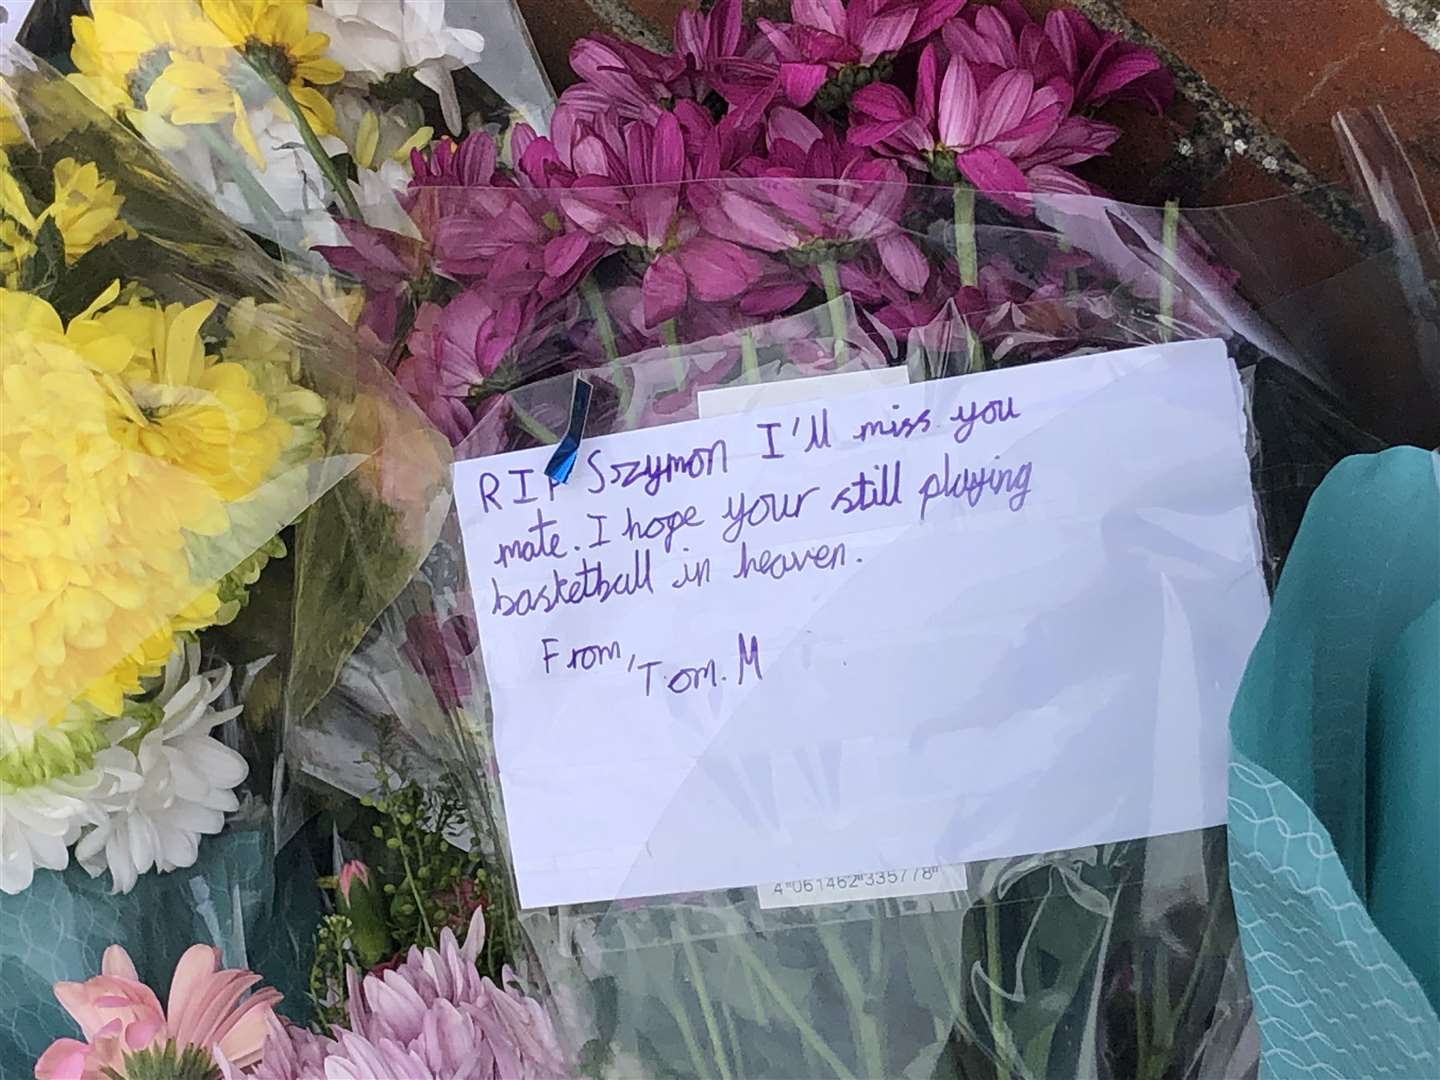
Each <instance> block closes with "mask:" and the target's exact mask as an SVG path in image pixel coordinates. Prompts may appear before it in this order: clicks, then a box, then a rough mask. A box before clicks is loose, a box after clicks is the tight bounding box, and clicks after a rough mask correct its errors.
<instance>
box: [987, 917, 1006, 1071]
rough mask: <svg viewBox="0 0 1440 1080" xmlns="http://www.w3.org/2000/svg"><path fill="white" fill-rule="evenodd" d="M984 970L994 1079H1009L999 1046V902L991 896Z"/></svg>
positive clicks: (1002, 1009)
mask: <svg viewBox="0 0 1440 1080" xmlns="http://www.w3.org/2000/svg"><path fill="white" fill-rule="evenodd" d="M985 971H986V974H987V975H988V976H989V979H988V980H987V981H988V982H989V984H990V1037H991V1041H992V1042H993V1043H994V1044H995V1076H996V1080H1010V1064H1009V1062H1008V1061H1007V1060H1006V1059H1005V1052H1004V1051H1003V1050H1002V1049H1001V1046H1000V1042H1001V1037H1002V1035H1001V1033H1002V1032H1003V1031H1004V1030H1005V997H1004V995H1003V994H1002V993H1001V991H1000V979H1001V976H1002V975H1003V972H1002V971H1001V964H1000V904H999V902H998V901H997V900H995V899H993V898H992V899H991V900H990V902H989V903H987V904H986V905H985ZM1006 1041H1007V1042H1008V1040H1006Z"/></svg>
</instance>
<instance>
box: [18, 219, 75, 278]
mask: <svg viewBox="0 0 1440 1080" xmlns="http://www.w3.org/2000/svg"><path fill="white" fill-rule="evenodd" d="M64 272H65V237H64V236H62V235H61V233H60V227H59V226H58V225H56V224H55V219H54V218H48V217H47V218H46V219H45V220H44V221H43V222H41V224H40V230H39V231H38V232H37V233H36V234H35V252H34V254H32V255H31V256H30V258H28V259H26V260H25V265H24V266H23V267H21V269H20V291H21V292H29V293H34V294H36V295H37V296H42V297H49V296H50V294H51V293H52V292H54V290H55V286H56V285H58V284H59V282H60V275H61V274H62V273H64Z"/></svg>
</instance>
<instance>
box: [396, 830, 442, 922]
mask: <svg viewBox="0 0 1440 1080" xmlns="http://www.w3.org/2000/svg"><path fill="white" fill-rule="evenodd" d="M390 820H391V822H393V823H394V825H395V840H396V844H397V846H398V847H399V850H400V863H401V865H402V866H404V867H405V883H406V884H407V885H409V886H410V895H411V896H413V897H414V898H415V912H416V914H417V915H419V916H420V924H421V925H422V926H423V927H424V928H425V943H426V944H427V945H434V944H435V943H436V939H435V928H434V927H433V926H431V925H430V915H429V912H427V911H426V909H425V901H424V900H423V899H422V898H421V896H420V887H419V886H418V885H416V884H415V871H414V868H413V867H411V865H410V849H409V848H408V847H407V846H406V844H405V837H404V836H403V835H402V834H401V832H400V824H399V822H397V821H395V819H394V818H391V819H390Z"/></svg>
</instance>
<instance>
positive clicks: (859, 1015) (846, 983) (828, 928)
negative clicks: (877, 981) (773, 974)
mask: <svg viewBox="0 0 1440 1080" xmlns="http://www.w3.org/2000/svg"><path fill="white" fill-rule="evenodd" d="M820 944H821V945H822V946H823V947H824V949H825V955H826V956H828V957H829V958H830V966H831V967H833V968H834V969H835V975H836V977H837V978H839V980H840V985H841V987H842V989H843V990H844V992H845V1004H846V1005H847V1006H848V1007H849V1009H850V1023H851V1024H852V1025H853V1026H854V1029H855V1043H856V1046H857V1047H858V1049H859V1050H860V1055H861V1058H862V1060H863V1062H864V1066H865V1075H866V1076H874V1077H883V1076H884V1075H885V1057H884V1054H883V1053H882V1052H881V1049H880V1027H879V1024H878V1023H877V1021H876V1019H875V1015H874V1014H873V1013H871V1012H869V1011H868V1010H867V1009H866V1008H865V997H866V994H865V982H864V980H863V979H862V978H861V977H860V969H859V968H857V967H856V966H855V962H854V961H853V960H852V959H851V958H850V952H849V950H848V949H847V948H846V947H845V940H844V938H842V937H841V935H840V931H839V930H837V929H836V928H835V926H834V925H833V924H826V925H823V926H821V927H820Z"/></svg>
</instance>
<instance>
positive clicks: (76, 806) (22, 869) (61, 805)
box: [0, 769, 106, 896]
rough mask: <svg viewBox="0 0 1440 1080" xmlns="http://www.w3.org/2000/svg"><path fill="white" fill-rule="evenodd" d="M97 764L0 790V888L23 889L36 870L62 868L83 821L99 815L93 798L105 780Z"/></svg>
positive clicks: (89, 821) (67, 862)
mask: <svg viewBox="0 0 1440 1080" xmlns="http://www.w3.org/2000/svg"><path fill="white" fill-rule="evenodd" d="M105 782H106V780H105V775H104V774H103V773H102V772H101V770H99V769H86V770H85V771H84V772H81V773H77V774H74V775H71V776H59V777H55V778H53V779H49V780H44V781H42V782H41V783H38V784H33V785H31V786H29V787H23V788H10V789H0V892H4V893H9V894H10V895H12V896H13V895H14V894H15V893H19V892H24V891H25V890H26V889H28V888H29V887H30V883H31V881H33V880H34V878H35V871H36V870H64V869H65V867H67V866H68V865H70V845H71V844H73V843H74V842H75V841H76V840H77V839H79V837H80V830H81V829H82V828H83V827H84V826H85V825H87V824H90V823H93V822H96V821H99V820H101V818H102V817H103V815H101V814H100V812H99V810H98V809H97V808H96V806H95V799H96V797H97V795H98V794H99V793H100V792H101V791H102V789H103V787H104V784H105Z"/></svg>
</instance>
